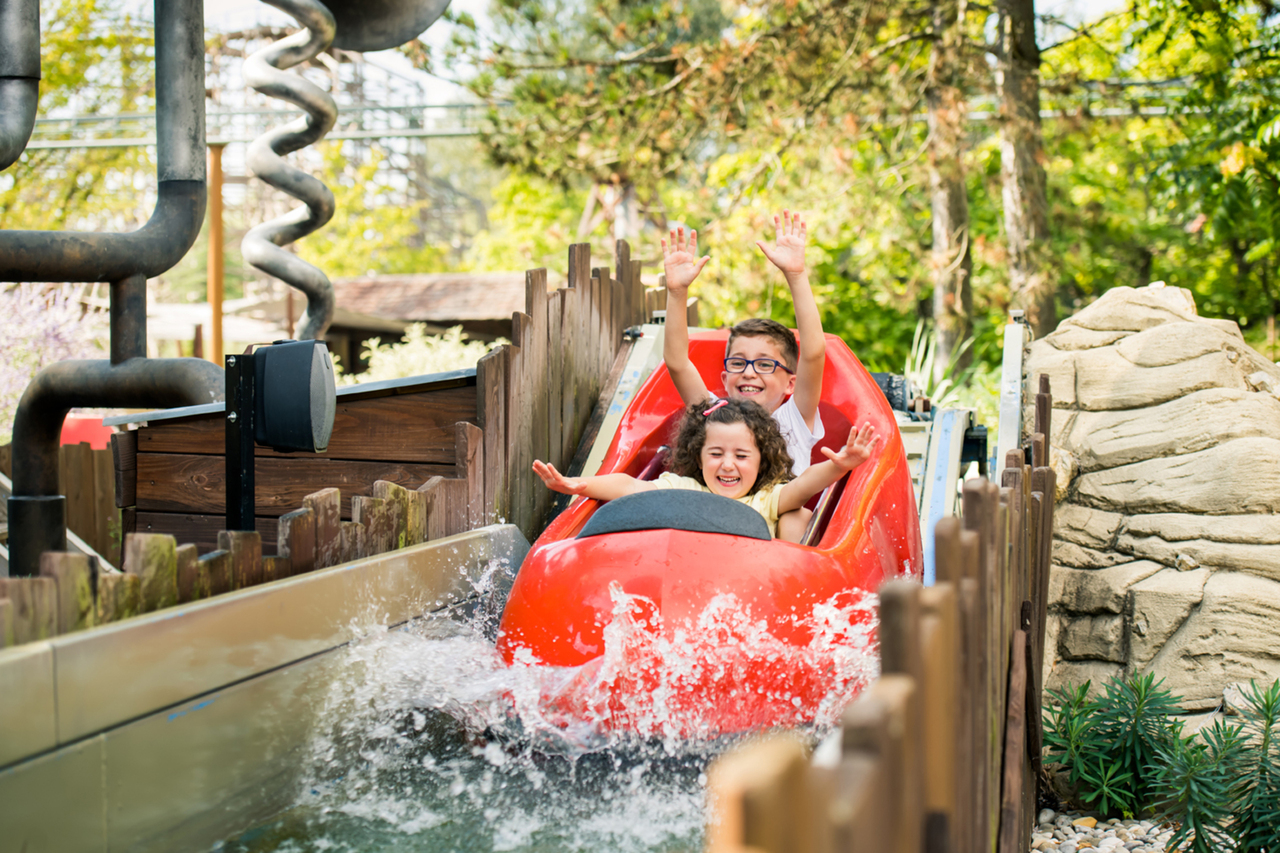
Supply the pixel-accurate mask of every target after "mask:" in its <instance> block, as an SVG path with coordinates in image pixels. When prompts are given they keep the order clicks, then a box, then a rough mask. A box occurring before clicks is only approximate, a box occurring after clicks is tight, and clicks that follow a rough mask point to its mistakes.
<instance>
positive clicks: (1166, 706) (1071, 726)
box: [1045, 675, 1280, 853]
mask: <svg viewBox="0 0 1280 853" xmlns="http://www.w3.org/2000/svg"><path fill="white" fill-rule="evenodd" d="M1162 683H1163V682H1158V683H1157V682H1155V681H1154V677H1153V676H1151V675H1148V676H1146V677H1143V678H1131V679H1125V680H1115V681H1112V682H1111V683H1110V684H1108V685H1107V687H1106V690H1105V694H1104V695H1103V696H1102V697H1100V698H1098V699H1092V700H1091V699H1089V698H1088V694H1089V687H1090V685H1089V683H1088V682H1086V683H1085V684H1084V685H1082V686H1080V687H1077V688H1067V689H1064V690H1061V691H1049V696H1050V700H1051V701H1050V704H1049V705H1048V706H1047V707H1046V708H1045V743H1046V746H1047V748H1048V754H1047V756H1046V757H1047V759H1048V760H1049V761H1056V762H1058V763H1059V764H1061V765H1062V767H1063V768H1064V769H1065V770H1066V771H1067V773H1068V775H1069V778H1070V780H1071V782H1072V784H1074V785H1075V786H1076V788H1077V791H1078V793H1079V798H1080V800H1081V804H1083V805H1085V806H1089V807H1092V808H1095V809H1097V810H1098V811H1099V812H1102V813H1104V814H1107V813H1119V814H1123V815H1126V816H1132V815H1134V814H1138V813H1146V814H1151V815H1154V816H1156V817H1159V818H1162V819H1164V820H1168V821H1170V822H1172V823H1173V824H1175V825H1176V826H1177V830H1176V831H1175V833H1174V835H1173V838H1172V839H1171V840H1170V849H1178V850H1183V849H1185V850H1189V851H1193V853H1211V851H1224V850H1231V851H1236V853H1264V851H1267V852H1268V853H1277V851H1280V681H1277V682H1275V683H1273V684H1272V685H1271V687H1270V688H1268V689H1266V690H1263V689H1262V688H1259V687H1258V686H1257V685H1256V684H1254V683H1252V682H1251V683H1250V686H1249V689H1248V690H1246V691H1245V693H1244V700H1245V701H1244V706H1243V707H1242V708H1240V709H1239V711H1240V722H1228V721H1224V720H1219V721H1218V722H1216V723H1215V724H1214V725H1213V726H1211V727H1209V728H1207V729H1204V730H1202V731H1201V732H1199V733H1198V734H1194V735H1190V736H1187V737H1183V736H1182V723H1181V722H1180V721H1178V720H1177V719H1175V718H1174V716H1173V715H1174V714H1176V713H1177V712H1178V705H1179V703H1180V702H1181V699H1180V697H1177V696H1174V695H1173V694H1171V693H1170V692H1169V691H1167V690H1163V689H1161V687H1160V685H1161V684H1162Z"/></svg>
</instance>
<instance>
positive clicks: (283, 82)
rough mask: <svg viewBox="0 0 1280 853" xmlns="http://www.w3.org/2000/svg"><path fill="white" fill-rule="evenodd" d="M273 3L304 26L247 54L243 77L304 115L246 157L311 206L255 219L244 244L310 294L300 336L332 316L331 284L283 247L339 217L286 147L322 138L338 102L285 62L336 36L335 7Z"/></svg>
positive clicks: (321, 327)
mask: <svg viewBox="0 0 1280 853" xmlns="http://www.w3.org/2000/svg"><path fill="white" fill-rule="evenodd" d="M264 2H265V0H264ZM269 5H271V6H274V7H276V8H277V9H280V10H281V11H283V12H286V13H288V14H289V15H291V16H293V17H294V18H295V19H296V20H297V21H298V23H299V24H301V25H302V26H303V27H305V29H303V30H301V31H300V32H297V33H294V34H293V35H291V36H286V37H285V38H283V39H280V40H279V41H277V42H273V43H272V44H270V45H268V46H267V47H265V48H263V49H262V50H259V51H258V52H256V53H254V54H253V55H252V56H250V57H249V58H248V59H246V60H245V63H244V79H245V83H246V84H247V85H249V86H250V87H251V88H253V89H255V90H256V91H258V92H260V93H262V94H263V95H266V96H268V97H272V98H278V99H280V100H283V101H288V102H289V103H291V104H293V105H294V106H297V107H301V108H302V109H303V110H305V111H306V115H305V116H303V117H302V118H300V119H298V120H296V121H292V122H290V123H289V124H286V125H281V126H280V127H277V128H274V129H272V130H269V131H267V132H266V133H264V134H263V135H262V136H259V137H258V138H257V139H255V140H254V141H253V142H252V143H250V144H249V150H248V153H247V155H246V158H245V160H246V164H247V166H248V168H249V171H250V172H251V173H252V174H253V175H256V176H257V177H259V178H261V179H262V180H263V181H265V182H266V183H267V184H270V185H271V186H272V187H275V188H276V189H278V190H280V191H281V192H283V193H287V194H288V195H290V196H293V197H294V198H296V199H299V200H301V201H302V202H303V203H304V205H305V206H303V207H299V208H295V209H294V210H292V211H290V212H289V213H286V214H285V215H283V216H279V217H277V218H275V219H272V220H271V221H269V222H264V223H262V224H261V225H258V226H256V227H255V228H253V229H252V230H250V231H249V233H248V234H246V235H245V237H244V240H243V241H241V243H240V249H241V252H242V253H243V255H244V258H245V261H246V262H248V263H249V264H252V265H253V266H254V267H256V268H258V269H260V270H262V271H263V272H265V273H267V274H268V275H272V276H275V277H276V278H278V279H280V280H281V281H283V282H284V283H285V284H288V285H289V286H291V287H294V288H296V289H298V290H300V291H302V292H303V293H304V294H305V295H306V297H307V310H306V313H305V314H304V315H303V318H302V322H301V323H300V324H299V328H298V339H299V340H317V339H319V338H321V337H323V335H324V332H325V330H326V329H328V328H329V324H330V323H331V322H332V321H333V310H334V304H335V303H334V295H333V285H332V284H331V283H330V282H329V277H328V276H326V275H325V274H324V272H322V271H321V270H320V269H319V268H318V267H315V266H312V265H311V264H309V263H307V262H306V261H304V260H302V259H301V258H299V257H298V256H297V255H294V254H292V253H290V252H288V251H286V250H285V249H284V247H285V246H287V245H289V244H290V243H292V242H294V241H295V240H299V239H301V238H302V237H305V236H307V235H308V234H310V233H312V232H314V231H316V230H317V229H319V228H321V227H323V226H324V225H325V224H327V223H328V222H329V220H330V219H332V218H333V212H334V199H333V192H332V191H330V189H329V188H328V187H327V186H325V185H324V184H323V183H322V182H321V181H320V180H318V179H317V178H314V177H312V176H311V175H308V174H307V173H306V172H303V171H302V170H301V169H297V168H295V167H293V166H290V165H289V164H288V163H286V162H285V160H284V156H283V155H285V154H291V153H293V152H294V151H298V150H300V149H302V148H306V147H307V146H308V145H312V144H314V143H316V142H318V141H319V140H321V139H323V138H324V135H325V134H326V133H328V132H329V131H330V130H331V129H333V124H334V122H335V121H336V120H337V117H338V107H337V104H335V103H334V100H333V98H332V97H330V96H329V94H328V93H327V92H325V91H324V90H322V89H321V88H320V87H319V86H316V85H315V84H313V83H311V82H310V81H308V80H306V79H304V78H303V77H302V76H301V75H299V74H290V73H288V72H287V71H286V69H289V68H292V67H293V66H295V65H299V64H301V63H303V62H306V61H308V60H310V59H312V58H314V57H315V56H316V55H318V54H319V53H320V52H321V51H323V50H324V49H325V48H327V47H328V46H329V45H330V44H331V43H332V42H333V38H334V34H335V24H334V18H333V13H332V12H330V11H329V9H328V8H327V7H326V6H324V5H323V4H321V3H319V2H316V0H271V2H270V3H269Z"/></svg>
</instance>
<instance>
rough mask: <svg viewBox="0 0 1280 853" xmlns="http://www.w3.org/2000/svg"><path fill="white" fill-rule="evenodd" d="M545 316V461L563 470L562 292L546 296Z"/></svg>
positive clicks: (564, 461)
mask: <svg viewBox="0 0 1280 853" xmlns="http://www.w3.org/2000/svg"><path fill="white" fill-rule="evenodd" d="M544 307H545V311H546V316H545V317H544V319H543V328H544V329H546V335H547V338H546V348H547V362H546V370H545V371H544V373H543V378H542V381H543V382H545V383H546V388H547V393H546V395H545V397H546V406H547V408H546V417H547V459H548V460H550V461H551V462H552V463H553V464H554V465H555V466H556V467H557V468H559V469H560V470H562V471H563V470H564V464H565V463H566V462H567V461H568V460H569V458H568V456H566V455H565V453H564V442H563V440H562V435H563V430H562V429H561V428H560V415H561V413H562V411H563V409H564V403H563V399H562V398H563V395H564V373H563V371H564V351H565V349H566V347H565V346H564V336H563V332H562V329H561V327H560V321H561V315H562V313H563V311H564V291H563V290H557V291H556V292H555V293H552V294H550V296H548V298H547V301H546V304H545V306H544Z"/></svg>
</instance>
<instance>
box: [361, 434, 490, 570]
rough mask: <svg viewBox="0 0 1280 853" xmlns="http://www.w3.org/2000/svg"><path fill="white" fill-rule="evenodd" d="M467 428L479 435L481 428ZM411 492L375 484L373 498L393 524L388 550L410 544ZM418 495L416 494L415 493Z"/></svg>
mask: <svg viewBox="0 0 1280 853" xmlns="http://www.w3.org/2000/svg"><path fill="white" fill-rule="evenodd" d="M467 426H469V427H471V428H472V429H474V430H475V431H476V432H477V433H478V432H479V431H480V429H479V427H476V426H475V425H473V424H467ZM410 494H411V493H410V491H409V490H408V489H406V488H404V487H402V486H397V485H396V484H395V483H389V482H387V481H386V480H378V481H377V482H375V483H374V484H373V496H374V497H375V498H378V499H379V500H381V501H383V503H384V504H385V505H386V507H387V514H388V516H389V519H390V523H391V547H390V548H389V549H388V550H391V551H394V550H397V549H399V548H403V547H405V546H406V545H408V544H409V495H410ZM414 494H416V493H414ZM479 497H480V501H481V502H483V501H484V487H483V484H481V487H480V496H479Z"/></svg>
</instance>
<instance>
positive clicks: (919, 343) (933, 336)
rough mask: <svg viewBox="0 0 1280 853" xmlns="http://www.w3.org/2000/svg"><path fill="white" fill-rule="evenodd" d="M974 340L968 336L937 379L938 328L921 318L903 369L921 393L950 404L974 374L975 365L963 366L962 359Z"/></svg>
mask: <svg viewBox="0 0 1280 853" xmlns="http://www.w3.org/2000/svg"><path fill="white" fill-rule="evenodd" d="M973 340H974V339H973V338H972V337H969V338H965V339H964V340H963V341H961V343H960V345H959V346H958V347H956V348H955V349H954V350H952V352H951V358H950V359H949V360H948V361H947V365H946V367H945V368H944V369H943V371H942V375H941V376H937V377H936V378H935V375H934V372H933V367H934V364H933V362H934V355H935V353H936V352H937V350H938V330H937V329H935V328H933V324H932V323H928V322H926V321H925V320H923V319H921V320H919V321H918V322H917V323H916V333H915V336H914V337H913V338H912V340H911V355H910V357H908V358H907V363H906V365H904V366H903V369H902V371H903V373H904V374H905V375H906V377H907V378H908V379H909V380H911V384H912V385H914V386H915V387H916V388H917V389H919V391H920V393H921V394H923V395H924V396H926V397H928V398H929V399H930V400H932V401H933V405H934V406H935V407H937V408H942V407H944V406H948V405H950V404H952V403H954V402H955V400H956V396H957V394H958V393H959V392H960V389H961V388H963V387H964V386H965V385H966V384H967V383H968V381H969V378H970V377H971V376H973V372H974V369H975V368H976V365H972V364H971V365H969V366H967V367H963V368H962V367H960V361H961V359H963V358H964V354H965V353H966V352H968V351H969V349H970V347H972V346H973Z"/></svg>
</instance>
